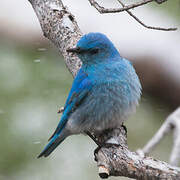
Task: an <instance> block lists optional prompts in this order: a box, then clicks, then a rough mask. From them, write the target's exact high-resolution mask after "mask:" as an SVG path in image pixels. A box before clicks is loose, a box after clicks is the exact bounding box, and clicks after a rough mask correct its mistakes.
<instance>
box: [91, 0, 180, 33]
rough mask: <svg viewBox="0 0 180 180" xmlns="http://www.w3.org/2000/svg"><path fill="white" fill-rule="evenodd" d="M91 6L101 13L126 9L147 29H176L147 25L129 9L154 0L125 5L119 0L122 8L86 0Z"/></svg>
mask: <svg viewBox="0 0 180 180" xmlns="http://www.w3.org/2000/svg"><path fill="white" fill-rule="evenodd" d="M88 1H89V2H90V4H91V5H92V6H94V7H95V8H96V9H97V10H98V11H99V12H100V13H101V14H102V13H118V12H123V11H126V12H127V13H128V14H129V15H130V16H131V17H133V18H134V19H135V20H136V21H137V22H138V23H140V24H141V25H142V26H144V27H145V28H148V29H154V30H161V31H176V30H177V28H162V27H153V26H148V25H146V24H144V23H143V22H142V21H141V20H140V19H139V18H138V17H136V16H135V15H134V14H133V13H132V12H131V11H129V9H133V8H136V7H139V6H142V5H144V4H147V3H150V2H152V1H154V0H143V1H140V2H137V3H134V4H131V5H127V6H126V5H125V4H123V3H122V2H121V1H120V0H118V2H119V3H120V4H121V5H122V6H123V7H122V8H104V7H102V6H100V5H99V4H98V3H97V2H96V1H95V0H88ZM155 1H156V2H157V3H162V2H165V1H166V0H155Z"/></svg>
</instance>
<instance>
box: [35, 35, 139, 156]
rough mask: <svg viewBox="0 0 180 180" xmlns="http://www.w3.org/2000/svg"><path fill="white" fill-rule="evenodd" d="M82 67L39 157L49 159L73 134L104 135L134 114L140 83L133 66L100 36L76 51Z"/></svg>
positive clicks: (80, 44) (89, 38)
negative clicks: (105, 131)
mask: <svg viewBox="0 0 180 180" xmlns="http://www.w3.org/2000/svg"><path fill="white" fill-rule="evenodd" d="M67 52H71V53H76V54H77V56H78V57H79V58H80V59H81V61H82V67H81V68H80V70H79V72H78V74H77V75H76V77H75V79H74V82H73V84H72V88H71V91H70V93H69V96H68V98H67V100H66V103H65V106H64V111H63V114H62V116H61V119H60V122H59V124H58V126H57V128H56V130H55V132H54V133H53V135H52V136H51V137H50V142H49V144H48V145H46V147H45V148H44V150H43V151H42V152H41V154H40V155H39V156H38V158H39V157H42V156H44V157H47V156H48V155H49V154H50V153H51V152H52V151H53V150H54V149H55V148H56V147H57V146H58V145H59V144H60V143H61V142H62V141H64V139H65V138H66V137H68V136H70V135H73V134H80V133H83V134H88V135H89V134H101V133H102V132H103V131H104V130H107V129H113V128H117V127H120V126H121V125H122V123H123V122H124V121H125V120H126V119H127V117H128V116H129V115H130V114H131V113H132V112H134V111H135V108H136V106H137V105H138V101H139V99H140V96H141V84H140V81H139V78H138V76H137V74H136V72H135V70H134V68H133V66H132V64H131V63H130V62H129V61H128V60H126V59H124V58H122V57H121V56H120V54H119V52H118V51H117V49H116V48H115V46H114V45H113V43H112V42H111V41H110V40H109V39H108V38H107V37H106V36H105V35H104V34H101V33H89V34H86V35H84V36H83V37H82V38H81V39H80V40H79V41H78V43H77V45H76V47H75V48H72V49H68V50H67Z"/></svg>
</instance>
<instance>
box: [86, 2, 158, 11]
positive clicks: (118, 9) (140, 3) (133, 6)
mask: <svg viewBox="0 0 180 180" xmlns="http://www.w3.org/2000/svg"><path fill="white" fill-rule="evenodd" d="M88 1H89V2H90V4H91V5H92V6H94V7H95V8H96V9H97V10H98V11H99V12H100V13H101V14H103V13H119V12H123V11H126V10H129V9H133V8H136V7H139V6H142V5H145V4H148V3H150V2H153V1H154V0H142V1H140V2H137V3H134V4H130V5H128V6H125V7H123V8H104V7H102V6H100V5H99V4H98V3H97V2H96V1H95V0H88Z"/></svg>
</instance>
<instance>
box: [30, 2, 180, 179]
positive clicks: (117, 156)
mask: <svg viewBox="0 0 180 180" xmlns="http://www.w3.org/2000/svg"><path fill="white" fill-rule="evenodd" d="M29 2H30V3H31V4H32V6H33V8H34V11H35V12H36V14H37V17H38V19H39V22H40V24H41V28H42V31H43V33H44V36H45V37H47V38H48V39H49V40H50V41H51V42H52V43H53V44H54V45H55V46H56V47H57V48H58V50H59V52H61V53H62V55H63V56H64V60H65V62H66V65H67V68H68V69H69V70H70V72H71V73H72V74H73V76H75V75H76V73H77V71H78V69H79V67H80V66H81V62H80V60H79V59H78V58H77V57H76V56H73V55H72V54H70V53H67V52H66V49H67V48H69V47H72V46H74V45H75V44H76V42H77V41H78V39H79V38H80V36H81V35H82V33H81V31H80V29H79V27H78V25H77V23H76V21H75V18H74V16H73V15H72V14H71V13H70V12H69V11H68V9H67V8H66V7H64V5H63V4H62V2H61V1H60V0H29ZM109 137H112V139H115V140H116V141H118V142H119V144H121V145H120V146H119V147H117V146H111V147H106V148H105V147H104V148H101V149H100V150H99V151H96V152H97V153H96V154H95V157H96V161H97V164H98V167H99V174H100V176H101V177H103V178H105V177H108V176H126V177H131V178H136V179H163V180H164V179H180V169H179V168H177V167H173V166H170V165H169V164H167V163H165V162H162V161H158V160H154V159H153V158H150V157H146V158H143V157H141V156H139V155H138V154H137V153H135V152H131V151H129V149H128V147H127V143H126V140H127V139H126V138H127V137H126V131H125V129H124V128H123V127H120V128H119V129H114V130H112V131H109V132H106V133H105V134H103V135H102V137H101V139H103V138H104V139H106V140H107V138H108V139H109ZM108 142H109V141H108Z"/></svg>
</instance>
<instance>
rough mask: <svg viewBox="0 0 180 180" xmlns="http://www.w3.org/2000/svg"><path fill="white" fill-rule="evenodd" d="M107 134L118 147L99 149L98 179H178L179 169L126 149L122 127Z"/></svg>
mask: <svg viewBox="0 0 180 180" xmlns="http://www.w3.org/2000/svg"><path fill="white" fill-rule="evenodd" d="M109 133H110V135H109V136H113V138H116V139H118V140H119V143H120V146H119V147H118V148H117V147H116V146H112V147H110V148H101V149H100V150H99V151H98V154H95V156H96V160H97V162H98V167H99V175H100V177H102V178H107V177H108V176H125V177H129V178H134V179H142V180H152V179H157V180H160V179H163V180H165V179H167V180H172V179H174V180H177V179H180V168H177V167H173V166H171V165H169V164H167V163H165V162H162V161H159V160H156V159H153V158H151V157H142V156H140V155H139V154H138V153H135V152H131V151H130V150H129V149H128V147H127V143H126V140H127V139H126V131H125V130H124V128H123V127H121V128H120V129H116V130H113V131H112V132H109ZM106 136H107V135H106Z"/></svg>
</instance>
